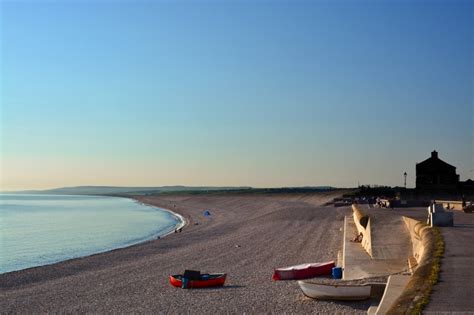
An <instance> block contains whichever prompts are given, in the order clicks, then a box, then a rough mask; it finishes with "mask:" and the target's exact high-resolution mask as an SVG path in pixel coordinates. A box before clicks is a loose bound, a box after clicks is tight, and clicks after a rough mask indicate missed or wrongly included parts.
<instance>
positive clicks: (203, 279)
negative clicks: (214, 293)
mask: <svg viewBox="0 0 474 315" xmlns="http://www.w3.org/2000/svg"><path fill="white" fill-rule="evenodd" d="M226 276H227V275H226V274H225V273H211V274H208V273H206V274H200V273H198V274H196V273H194V274H190V273H188V274H187V273H186V272H185V274H184V275H172V276H170V283H171V285H172V286H174V287H177V288H183V289H188V288H206V287H220V286H223V285H224V283H225V279H226Z"/></svg>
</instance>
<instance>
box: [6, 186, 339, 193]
mask: <svg viewBox="0 0 474 315" xmlns="http://www.w3.org/2000/svg"><path fill="white" fill-rule="evenodd" d="M332 189H334V188H333V187H330V186H316V187H284V188H252V187H247V186H240V187H206V186H160V187H116V186H77V187H61V188H54V189H46V190H24V191H15V192H3V193H15V194H49V195H154V194H163V193H179V192H180V193H195V194H200V193H206V192H214V193H226V192H227V193H229V192H233V193H282V192H310V191H321V190H332Z"/></svg>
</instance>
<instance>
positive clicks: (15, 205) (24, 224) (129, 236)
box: [0, 194, 180, 273]
mask: <svg viewBox="0 0 474 315" xmlns="http://www.w3.org/2000/svg"><path fill="white" fill-rule="evenodd" d="M179 223H180V220H179V218H177V217H176V216H174V215H173V214H171V213H170V212H167V211H164V210H160V209H158V208H154V207H150V206H146V205H143V204H140V203H137V202H135V201H133V200H131V199H127V198H115V197H95V196H56V195H13V194H8V195H7V194H0V273H4V272H8V271H14V270H20V269H25V268H29V267H34V266H41V265H47V264H51V263H55V262H58V261H62V260H66V259H70V258H75V257H81V256H87V255H91V254H94V253H99V252H103V251H107V250H111V249H114V248H120V247H125V246H129V245H132V244H136V243H140V242H142V241H145V240H148V239H152V238H155V237H158V236H160V235H164V234H166V233H169V232H170V231H172V230H173V229H174V228H175V227H176V225H177V224H179Z"/></svg>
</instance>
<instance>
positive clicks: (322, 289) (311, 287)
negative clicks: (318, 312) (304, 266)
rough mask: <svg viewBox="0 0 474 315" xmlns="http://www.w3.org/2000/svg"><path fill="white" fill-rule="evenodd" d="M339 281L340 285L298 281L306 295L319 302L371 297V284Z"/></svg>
mask: <svg viewBox="0 0 474 315" xmlns="http://www.w3.org/2000/svg"><path fill="white" fill-rule="evenodd" d="M344 282H345V281H344V280H339V281H338V283H317V282H311V281H301V280H300V281H298V284H299V286H300V288H301V290H303V293H304V295H306V296H308V297H310V298H313V299H319V300H365V299H368V298H369V297H370V293H371V287H372V286H371V285H370V284H351V283H350V282H346V283H344Z"/></svg>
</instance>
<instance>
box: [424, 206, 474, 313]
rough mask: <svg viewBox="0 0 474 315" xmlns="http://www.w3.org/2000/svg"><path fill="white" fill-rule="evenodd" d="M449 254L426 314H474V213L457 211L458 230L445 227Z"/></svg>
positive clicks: (445, 255) (442, 263)
mask: <svg viewBox="0 0 474 315" xmlns="http://www.w3.org/2000/svg"><path fill="white" fill-rule="evenodd" d="M440 229H441V233H442V235H443V238H444V242H445V252H444V256H443V259H442V260H441V274H440V281H439V282H438V283H437V284H436V285H435V286H434V288H433V293H432V294H431V298H430V302H429V304H428V306H427V307H426V308H425V311H424V313H425V314H435V313H449V314H452V313H459V314H462V313H465V314H474V213H464V212H461V211H454V227H441V228H440Z"/></svg>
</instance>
